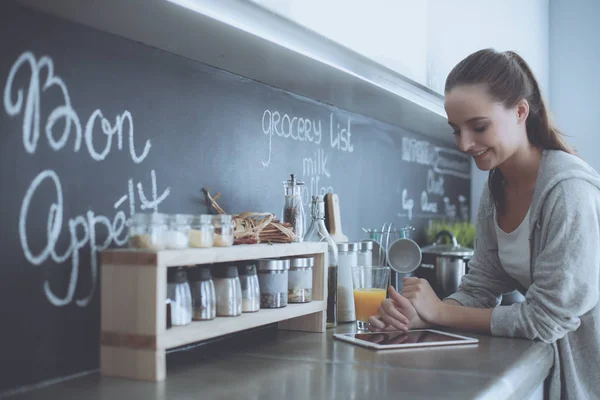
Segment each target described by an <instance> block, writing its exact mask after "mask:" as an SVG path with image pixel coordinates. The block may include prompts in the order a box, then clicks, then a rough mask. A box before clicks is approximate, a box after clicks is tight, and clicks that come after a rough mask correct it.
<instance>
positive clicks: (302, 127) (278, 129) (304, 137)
mask: <svg viewBox="0 0 600 400" xmlns="http://www.w3.org/2000/svg"><path fill="white" fill-rule="evenodd" d="M262 131H263V133H264V134H265V135H269V155H268V157H267V160H266V161H264V160H263V161H262V165H263V167H268V166H269V165H270V164H271V154H272V151H273V135H277V136H279V137H282V138H285V139H291V140H295V141H300V142H309V143H314V144H316V145H319V144H321V140H322V133H321V132H322V128H321V121H320V120H316V121H315V120H311V119H309V118H302V117H300V118H298V117H290V116H289V115H288V114H285V113H284V114H283V116H282V115H281V113H280V112H279V111H271V110H265V111H264V112H263V116H262Z"/></svg>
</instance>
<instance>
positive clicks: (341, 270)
mask: <svg viewBox="0 0 600 400" xmlns="http://www.w3.org/2000/svg"><path fill="white" fill-rule="evenodd" d="M337 247H338V287H337V301H338V315H337V316H338V322H352V321H354V320H355V319H356V316H355V311H354V289H353V288H354V285H353V283H352V267H356V266H357V264H358V254H357V253H358V244H357V243H338V244H337Z"/></svg>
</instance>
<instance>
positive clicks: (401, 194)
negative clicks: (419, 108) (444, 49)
mask: <svg viewBox="0 0 600 400" xmlns="http://www.w3.org/2000/svg"><path fill="white" fill-rule="evenodd" d="M198 40H204V39H202V38H199V39H198ZM0 44H1V45H0V49H1V54H2V56H1V58H0V82H1V85H2V86H1V88H2V93H1V95H2V106H1V109H0V191H1V193H2V196H1V197H0V210H1V212H0V257H2V263H1V265H2V267H1V268H0V282H1V283H2V290H1V291H0V315H2V343H3V351H2V357H0V370H2V371H3V373H2V374H0V392H2V391H5V390H7V389H11V388H15V387H19V386H23V385H27V384H31V383H34V382H38V381H42V380H45V379H49V378H53V377H57V376H65V375H69V374H74V373H77V372H80V371H87V370H93V369H96V368H98V365H99V361H98V343H99V298H98V297H99V294H98V293H99V290H98V280H99V279H98V278H99V264H98V253H99V252H100V251H101V250H102V249H104V248H106V247H113V246H120V245H123V244H124V243H125V242H126V236H127V230H126V228H125V221H126V220H127V219H128V218H129V217H130V216H131V214H132V213H134V212H138V211H144V210H158V211H160V212H166V213H176V212H184V213H204V212H206V211H207V207H206V203H205V201H204V197H203V194H202V190H201V189H202V188H203V187H209V188H211V190H212V192H213V193H214V192H221V193H222V199H221V200H220V204H221V206H222V207H223V208H224V209H225V210H226V211H227V212H230V213H237V212H242V211H271V212H275V213H276V214H280V210H281V207H282V205H283V187H282V181H284V180H285V179H287V178H288V176H289V174H290V173H296V174H297V176H298V178H299V179H302V180H304V181H305V182H306V185H307V190H306V192H305V202H306V203H308V201H309V199H310V196H311V195H313V194H317V193H319V194H323V193H325V192H327V191H333V192H335V193H338V194H339V197H340V206H341V216H342V227H343V231H344V233H345V234H346V235H347V236H349V238H350V240H360V239H364V238H366V237H367V236H366V234H365V233H364V232H363V231H362V230H361V228H362V227H364V228H378V227H381V226H382V225H383V224H384V223H386V222H392V223H394V225H396V226H404V225H406V224H412V225H414V226H416V227H418V231H417V233H418V235H417V237H418V238H419V240H420V241H421V243H422V240H423V226H424V225H425V223H426V222H427V221H428V220H429V219H431V218H444V217H459V218H460V217H464V218H468V215H469V209H468V208H469V204H468V201H469V200H468V199H470V184H469V176H470V167H469V162H468V159H466V158H465V157H464V156H463V155H461V154H459V153H458V152H457V151H455V150H453V149H451V148H448V146H447V145H446V146H443V145H441V144H440V143H436V142H435V141H432V140H431V139H426V138H425V137H420V136H418V135H415V134H412V133H411V132H406V131H403V130H402V129H399V128H397V127H394V126H391V125H387V124H384V123H381V122H378V121H375V120H372V119H369V118H366V117H363V116H361V115H356V114H353V113H349V112H346V111H344V110H341V109H338V108H336V107H333V106H329V105H325V104H321V103H317V102H314V101H312V100H310V99H307V98H303V97H299V96H297V95H294V94H291V93H287V92H284V91H281V90H278V89H276V88H273V87H269V86H267V85H264V84H261V83H259V82H255V81H251V80H248V79H245V78H243V77H240V76H236V75H232V74H230V73H227V72H224V71H221V70H217V69H215V68H212V67H209V66H206V65H203V64H200V63H197V62H193V61H191V60H188V59H185V58H182V57H179V56H176V55H172V54H169V53H165V52H163V51H159V50H156V49H153V48H150V47H147V46H144V45H140V44H138V43H135V42H132V41H128V40H124V39H122V38H119V37H115V36H112V35H109V34H106V33H102V32H99V31H95V30H92V29H89V28H86V27H83V26H80V25H76V24H73V23H69V22H65V21H62V20H60V19H57V18H54V17H50V16H47V15H44V14H40V13H36V12H33V11H31V10H28V9H25V8H21V7H19V6H12V5H7V4H4V5H3V6H2V8H1V12H0ZM307 75H310V71H307ZM307 79H309V78H308V77H307ZM340 90H343V88H340Z"/></svg>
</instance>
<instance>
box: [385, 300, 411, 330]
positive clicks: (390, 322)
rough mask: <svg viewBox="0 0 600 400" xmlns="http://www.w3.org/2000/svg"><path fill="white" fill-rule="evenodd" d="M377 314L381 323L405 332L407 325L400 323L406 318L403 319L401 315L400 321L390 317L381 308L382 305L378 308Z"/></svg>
mask: <svg viewBox="0 0 600 400" xmlns="http://www.w3.org/2000/svg"><path fill="white" fill-rule="evenodd" d="M379 314H380V319H381V321H383V322H384V323H386V324H387V325H391V326H393V327H394V328H396V330H407V329H408V327H407V323H403V322H402V320H405V319H406V317H404V316H403V315H402V317H403V318H402V320H400V319H398V318H396V317H394V316H391V315H390V314H389V313H388V312H387V311H386V309H385V308H384V307H383V305H382V307H380V308H379Z"/></svg>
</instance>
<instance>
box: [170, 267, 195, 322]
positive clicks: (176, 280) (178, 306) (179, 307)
mask: <svg viewBox="0 0 600 400" xmlns="http://www.w3.org/2000/svg"><path fill="white" fill-rule="evenodd" d="M167 298H168V299H169V300H170V301H171V303H170V304H171V325H173V326H181V325H187V324H189V323H191V322H192V293H191V290H190V285H189V283H188V280H187V274H186V272H185V270H184V269H183V268H182V267H178V268H169V269H168V270H167Z"/></svg>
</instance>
